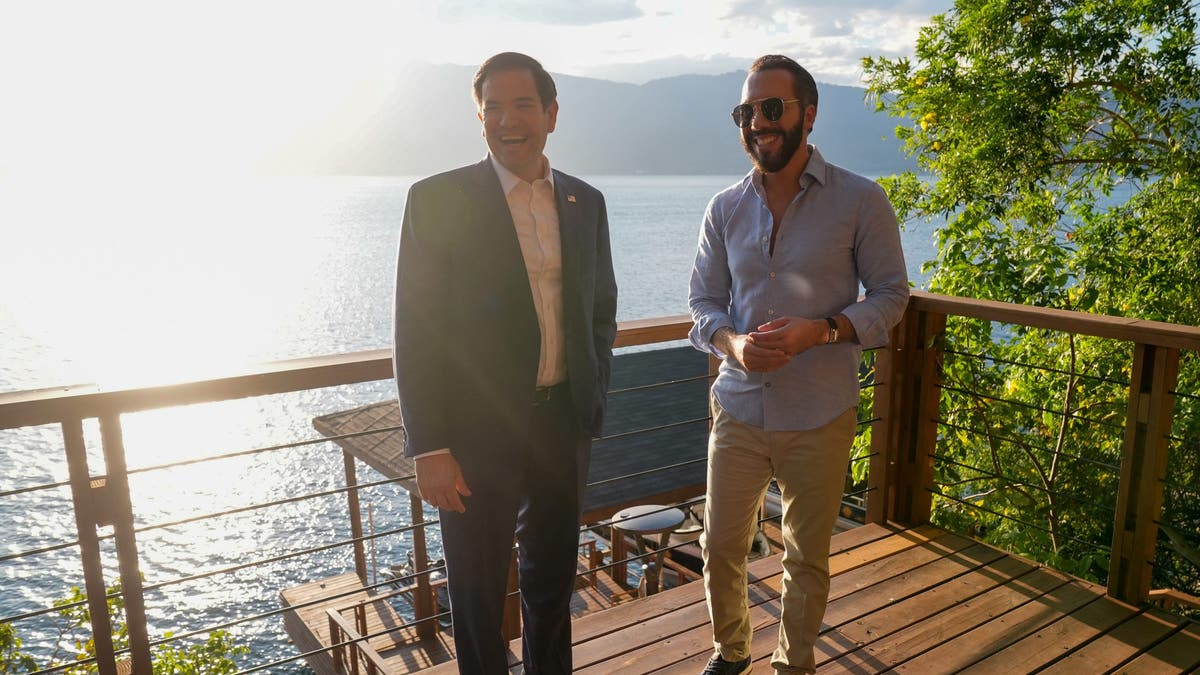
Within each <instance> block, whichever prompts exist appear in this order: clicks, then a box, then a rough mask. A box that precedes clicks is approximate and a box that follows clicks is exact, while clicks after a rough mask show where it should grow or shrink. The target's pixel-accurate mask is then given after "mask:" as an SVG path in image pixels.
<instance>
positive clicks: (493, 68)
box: [471, 52, 558, 110]
mask: <svg viewBox="0 0 1200 675" xmlns="http://www.w3.org/2000/svg"><path fill="white" fill-rule="evenodd" d="M503 70H528V71H529V74H530V75H532V76H533V82H534V84H536V85H537V92H538V98H540V99H542V109H543V110H544V109H546V108H549V107H550V104H551V103H554V101H555V100H557V99H558V89H557V88H556V87H555V86H554V78H552V77H550V73H548V72H546V69H545V68H543V67H542V64H540V63H538V61H537V59H535V58H533V57H532V56H526V55H524V54H521V53H519V52H501V53H499V54H496V55H495V56H493V57H491V58H490V59H488V60H487V61H484V62H483V64H482V65H480V66H479V70H477V71H475V80H474V81H473V82H472V83H471V85H472V87H473V88H474V96H475V106H476V107H479V106H481V105H483V82H484V80H487V79H488V78H489V77H491V76H492V74H493V73H498V72H500V71H503Z"/></svg>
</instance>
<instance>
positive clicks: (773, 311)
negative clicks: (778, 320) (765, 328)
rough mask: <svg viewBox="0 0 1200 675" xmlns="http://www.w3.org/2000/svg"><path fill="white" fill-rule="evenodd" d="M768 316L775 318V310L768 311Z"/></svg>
mask: <svg viewBox="0 0 1200 675" xmlns="http://www.w3.org/2000/svg"><path fill="white" fill-rule="evenodd" d="M767 316H775V310H773V309H768V310H767Z"/></svg>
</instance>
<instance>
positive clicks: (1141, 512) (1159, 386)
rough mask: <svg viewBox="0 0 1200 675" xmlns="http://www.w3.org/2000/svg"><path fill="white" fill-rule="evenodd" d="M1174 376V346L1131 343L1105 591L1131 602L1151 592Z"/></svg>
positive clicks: (1176, 369) (1176, 366) (1176, 363)
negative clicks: (1130, 373)
mask: <svg viewBox="0 0 1200 675" xmlns="http://www.w3.org/2000/svg"><path fill="white" fill-rule="evenodd" d="M1178 375H1179V350H1178V349H1172V348H1168V347H1156V346H1153V345H1146V344H1136V345H1134V354H1133V373H1132V375H1131V377H1130V382H1129V406H1128V409H1127V412H1126V420H1125V442H1124V448H1123V450H1122V452H1121V483H1120V487H1119V489H1118V492H1117V512H1116V515H1115V520H1114V522H1113V541H1112V557H1111V559H1110V560H1109V573H1108V594H1109V595H1110V596H1112V597H1114V598H1117V599H1119V600H1123V601H1125V602H1129V603H1133V604H1140V603H1142V602H1145V601H1146V599H1147V598H1148V597H1149V594H1150V576H1151V571H1152V565H1153V563H1154V547H1155V542H1156V539H1157V537H1158V526H1157V525H1156V524H1155V523H1156V521H1157V520H1158V518H1159V515H1160V513H1161V511H1162V499H1163V481H1164V480H1165V479H1166V472H1167V450H1168V442H1167V437H1168V435H1169V434H1170V433H1171V418H1172V416H1173V414H1174V412H1175V396H1174V395H1173V394H1172V393H1171V392H1172V391H1173V390H1174V389H1175V386H1176V381H1177V378H1178Z"/></svg>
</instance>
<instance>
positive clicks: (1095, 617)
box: [971, 592, 1136, 674]
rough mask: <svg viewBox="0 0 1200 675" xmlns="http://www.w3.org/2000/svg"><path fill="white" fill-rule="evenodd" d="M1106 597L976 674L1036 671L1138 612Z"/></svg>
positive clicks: (977, 667)
mask: <svg viewBox="0 0 1200 675" xmlns="http://www.w3.org/2000/svg"><path fill="white" fill-rule="evenodd" d="M1135 611H1136V610H1135V609H1134V608H1132V607H1130V606H1129V605H1126V604H1125V603H1122V602H1118V601H1117V600H1113V599H1112V598H1110V597H1107V596H1105V595H1103V594H1102V592H1100V593H1098V594H1097V597H1096V599H1095V600H1093V601H1092V602H1089V603H1088V604H1086V605H1084V606H1082V607H1080V608H1079V609H1077V610H1075V611H1074V612H1071V613H1070V614H1068V615H1066V616H1064V617H1062V618H1060V619H1059V620H1058V621H1055V622H1053V623H1051V624H1050V625H1048V626H1046V627H1045V628H1043V629H1041V630H1039V631H1037V632H1036V633H1032V634H1030V635H1028V636H1026V637H1024V638H1022V639H1021V640H1018V641H1016V642H1014V643H1013V644H1011V645H1009V646H1008V647H1007V648H1005V649H1002V650H1000V651H998V652H996V653H994V654H992V655H991V656H989V657H988V658H986V659H984V660H982V661H980V662H979V663H976V664H974V665H972V666H971V672H972V674H975V673H980V674H987V673H1014V672H1018V673H1020V672H1024V673H1028V672H1033V671H1034V670H1037V669H1039V668H1041V667H1043V666H1045V665H1046V664H1048V663H1050V662H1052V661H1054V660H1055V659H1057V658H1058V657H1060V656H1062V655H1063V654H1065V653H1067V652H1069V651H1070V650H1072V649H1074V648H1076V647H1077V646H1079V645H1080V644H1083V643H1084V642H1087V641H1088V640H1090V639H1092V638H1094V637H1096V636H1097V635H1100V634H1102V633H1104V632H1105V631H1107V630H1110V629H1112V628H1113V627H1114V626H1116V625H1117V624H1119V623H1121V622H1122V621H1123V620H1125V619H1126V618H1128V617H1129V616H1130V615H1132V614H1134V613H1135Z"/></svg>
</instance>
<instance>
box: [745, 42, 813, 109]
mask: <svg viewBox="0 0 1200 675" xmlns="http://www.w3.org/2000/svg"><path fill="white" fill-rule="evenodd" d="M762 70H786V71H788V72H789V73H791V74H792V81H793V82H794V91H795V92H796V98H798V99H800V105H801V106H803V107H808V106H810V105H811V106H813V107H816V105H817V83H816V81H815V80H813V76H812V75H810V74H809V73H808V71H807V70H805V69H804V66H802V65H800V64H799V63H796V62H795V61H793V60H791V59H789V58H788V57H786V56H783V55H780V54H767V55H766V56H760V57H758V58H757V59H755V60H754V63H752V64H750V72H752V73H757V72H759V71H762Z"/></svg>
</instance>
